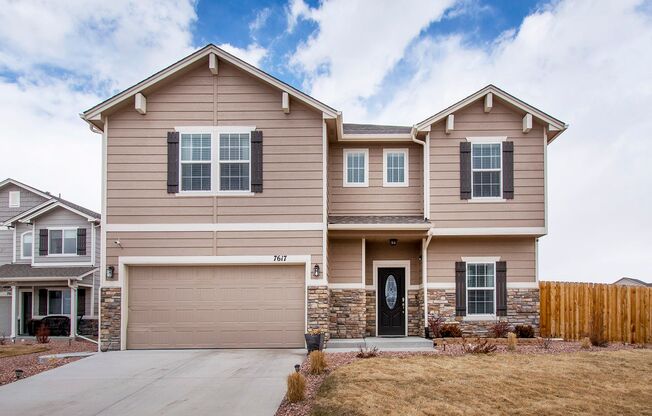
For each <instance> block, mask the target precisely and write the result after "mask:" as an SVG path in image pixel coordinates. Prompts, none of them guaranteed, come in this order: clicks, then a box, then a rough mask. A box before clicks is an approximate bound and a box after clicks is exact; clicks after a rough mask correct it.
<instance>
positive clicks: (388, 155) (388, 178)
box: [383, 149, 408, 186]
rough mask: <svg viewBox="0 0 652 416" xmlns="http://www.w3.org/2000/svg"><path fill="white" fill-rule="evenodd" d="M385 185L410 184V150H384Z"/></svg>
mask: <svg viewBox="0 0 652 416" xmlns="http://www.w3.org/2000/svg"><path fill="white" fill-rule="evenodd" d="M383 185H384V186H408V150H407V149H384V150H383Z"/></svg>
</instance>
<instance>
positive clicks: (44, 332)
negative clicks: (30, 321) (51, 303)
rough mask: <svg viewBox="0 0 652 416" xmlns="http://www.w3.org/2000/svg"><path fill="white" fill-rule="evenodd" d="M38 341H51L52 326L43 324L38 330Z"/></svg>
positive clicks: (44, 342)
mask: <svg viewBox="0 0 652 416" xmlns="http://www.w3.org/2000/svg"><path fill="white" fill-rule="evenodd" d="M36 342H38V343H39V344H47V343H49V342H50V328H48V326H47V325H44V324H41V325H40V326H39V327H38V329H37V330H36Z"/></svg>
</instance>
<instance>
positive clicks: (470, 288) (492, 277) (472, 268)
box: [466, 263, 496, 315]
mask: <svg viewBox="0 0 652 416" xmlns="http://www.w3.org/2000/svg"><path fill="white" fill-rule="evenodd" d="M466 267H467V269H466V279H467V282H466V290H467V296H466V299H467V309H466V310H467V311H468V312H467V313H468V314H469V315H493V314H495V312H496V311H495V306H494V305H495V287H496V286H495V285H496V283H495V282H496V266H495V264H494V263H467V265H466Z"/></svg>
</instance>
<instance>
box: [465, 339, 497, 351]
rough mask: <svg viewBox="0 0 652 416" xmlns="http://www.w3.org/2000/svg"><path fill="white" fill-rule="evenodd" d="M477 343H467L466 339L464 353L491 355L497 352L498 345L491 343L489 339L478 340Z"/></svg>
mask: <svg viewBox="0 0 652 416" xmlns="http://www.w3.org/2000/svg"><path fill="white" fill-rule="evenodd" d="M475 341H476V342H475V343H471V342H470V343H467V342H466V339H465V340H463V342H462V351H464V354H489V353H492V352H494V351H496V345H495V344H493V343H491V342H489V340H488V339H483V340H480V339H479V338H477V339H476V340H475Z"/></svg>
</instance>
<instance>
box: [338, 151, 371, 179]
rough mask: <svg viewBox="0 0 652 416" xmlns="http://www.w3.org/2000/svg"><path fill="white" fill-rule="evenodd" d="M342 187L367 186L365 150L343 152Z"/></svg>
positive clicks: (366, 153)
mask: <svg viewBox="0 0 652 416" xmlns="http://www.w3.org/2000/svg"><path fill="white" fill-rule="evenodd" d="M343 175H344V186H368V185H369V182H368V179H369V178H368V176H369V151H368V150H367V149H345V150H344V172H343Z"/></svg>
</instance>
